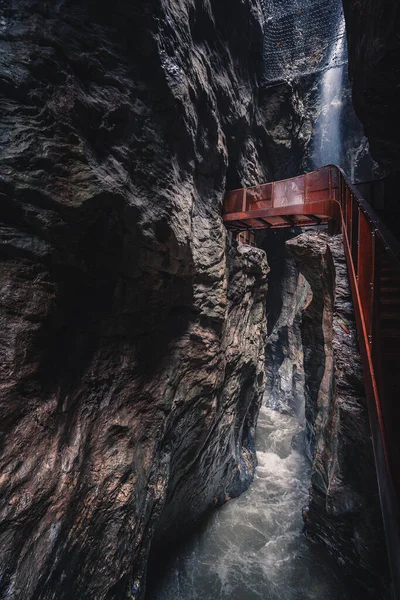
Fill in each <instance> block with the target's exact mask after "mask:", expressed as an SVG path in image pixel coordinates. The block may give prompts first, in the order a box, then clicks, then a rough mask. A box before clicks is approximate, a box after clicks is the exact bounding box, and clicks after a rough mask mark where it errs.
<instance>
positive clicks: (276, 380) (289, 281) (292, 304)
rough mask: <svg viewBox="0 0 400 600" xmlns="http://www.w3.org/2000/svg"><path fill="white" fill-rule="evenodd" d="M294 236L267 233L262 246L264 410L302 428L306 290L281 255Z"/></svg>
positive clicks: (293, 264)
mask: <svg viewBox="0 0 400 600" xmlns="http://www.w3.org/2000/svg"><path fill="white" fill-rule="evenodd" d="M299 231H300V230H298V231H297V233H299ZM294 235H296V234H295V233H292V232H291V231H290V230H288V229H283V230H279V229H278V230H276V231H273V232H269V233H268V234H267V235H266V237H265V240H264V242H263V248H264V249H265V250H266V251H267V256H268V262H269V264H270V267H271V273H270V276H269V280H268V295H267V318H268V338H267V343H266V347H265V373H266V385H265V398H266V399H267V402H268V406H270V407H272V408H274V409H276V410H278V411H279V412H284V413H288V414H292V415H294V416H296V417H297V418H298V420H299V423H301V424H302V425H303V423H304V404H305V403H304V385H305V381H304V366H303V362H304V357H303V343H302V337H301V320H302V313H303V309H304V307H305V305H306V304H307V302H308V300H309V295H310V286H309V284H308V282H307V280H306V279H305V277H304V276H303V275H302V274H301V273H300V272H299V269H298V267H297V265H296V262H295V261H294V260H293V259H291V258H289V257H288V256H287V253H286V251H285V241H286V240H287V239H290V238H292V237H293V236H294Z"/></svg>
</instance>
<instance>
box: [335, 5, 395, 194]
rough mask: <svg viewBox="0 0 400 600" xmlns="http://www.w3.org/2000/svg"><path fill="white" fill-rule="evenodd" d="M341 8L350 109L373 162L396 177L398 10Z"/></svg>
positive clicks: (391, 6)
mask: <svg viewBox="0 0 400 600" xmlns="http://www.w3.org/2000/svg"><path fill="white" fill-rule="evenodd" d="M343 7H344V13H345V17H346V24H347V37H348V48H349V73H350V78H351V83H352V91H353V104H354V108H355V111H356V113H357V115H358V117H359V119H360V120H361V122H362V124H363V126H364V129H365V133H366V135H367V137H368V139H369V143H370V148H371V152H372V154H373V156H374V158H375V159H376V160H378V161H379V162H380V163H381V164H382V165H383V166H384V167H385V168H386V169H387V170H388V171H394V172H398V170H399V169H400V141H399V135H398V131H399V130H400V114H399V110H398V107H399V104H400V87H399V82H400V64H399V53H400V39H399V35H398V32H399V27H400V6H399V4H398V2H395V1H394V0H364V1H361V0H343ZM396 204H398V200H397V199H396Z"/></svg>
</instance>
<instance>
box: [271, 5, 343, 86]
mask: <svg viewBox="0 0 400 600" xmlns="http://www.w3.org/2000/svg"><path fill="white" fill-rule="evenodd" d="M263 7H264V14H265V40H264V65H265V67H264V79H263V84H264V85H266V86H268V85H271V84H272V85H274V84H276V83H278V82H280V81H288V80H289V81H290V80H292V79H294V78H297V77H301V76H304V75H308V74H311V73H315V72H318V71H324V70H327V69H331V68H332V67H336V66H340V65H342V64H345V63H346V62H347V49H346V39H345V36H346V30H345V21H344V15H343V7H342V3H341V1H340V0H263Z"/></svg>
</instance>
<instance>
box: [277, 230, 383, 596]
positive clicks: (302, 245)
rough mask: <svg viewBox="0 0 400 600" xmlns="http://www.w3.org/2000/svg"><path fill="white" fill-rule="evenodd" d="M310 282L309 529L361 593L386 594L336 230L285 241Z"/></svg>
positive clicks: (306, 333)
mask: <svg viewBox="0 0 400 600" xmlns="http://www.w3.org/2000/svg"><path fill="white" fill-rule="evenodd" d="M286 246H287V249H288V251H289V254H290V256H292V257H293V258H295V259H296V262H297V264H298V265H299V269H300V271H301V272H302V273H303V275H304V277H305V278H306V279H307V281H308V282H309V284H310V286H311V292H312V300H311V302H310V303H309V305H308V306H307V307H306V308H305V310H304V313H303V319H302V338H303V350H304V369H305V380H306V392H305V394H306V399H305V402H306V411H305V412H306V419H307V440H308V444H309V448H310V454H311V456H312V457H313V464H312V473H311V488H310V498H309V506H308V507H307V509H306V511H305V522H306V530H307V534H308V536H309V537H310V538H311V539H314V540H316V541H318V542H321V543H323V544H324V545H325V546H326V547H327V548H328V550H329V551H330V552H331V553H332V554H333V555H334V556H335V557H336V559H337V560H338V562H339V563H341V564H342V565H343V567H344V568H345V569H347V570H348V571H349V573H350V574H351V576H352V577H353V578H354V579H355V580H356V581H358V582H359V583H360V584H361V585H362V586H364V588H365V593H366V595H367V597H371V598H378V597H379V598H386V597H388V591H387V587H388V567H387V560H386V553H385V542H384V534H383V525H382V519H381V513H380V506H379V497H378V489H377V482H376V473H375V468H374V459H373V453H372V443H371V435H370V430H369V422H368V413H367V408H366V400H365V392H364V389H363V377H362V366H361V357H360V355H359V350H358V344H357V334H356V329H355V325H354V315H353V307H352V302H351V294H350V287H349V281H348V276H347V267H346V262H345V256H344V249H343V244H342V241H341V237H340V236H334V237H332V238H330V237H328V236H327V235H326V234H315V233H311V232H308V233H304V234H302V235H300V236H297V237H295V238H293V239H292V240H289V241H288V242H287V243H286Z"/></svg>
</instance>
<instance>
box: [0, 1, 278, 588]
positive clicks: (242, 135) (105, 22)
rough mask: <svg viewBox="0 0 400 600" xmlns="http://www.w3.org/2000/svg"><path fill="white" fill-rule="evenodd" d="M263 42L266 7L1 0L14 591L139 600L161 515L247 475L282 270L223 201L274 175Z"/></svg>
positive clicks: (4, 521)
mask: <svg viewBox="0 0 400 600" xmlns="http://www.w3.org/2000/svg"><path fill="white" fill-rule="evenodd" d="M238 24H240V27H238ZM262 38H263V33H262V13H261V9H260V6H259V4H258V2H257V0H233V1H229V2H227V1H221V0H215V1H214V0H213V1H212V2H200V1H197V0H184V1H182V2H175V1H168V0H154V1H148V0H146V1H144V0H139V1H136V2H129V1H128V0H116V1H115V2H114V3H113V5H112V9H111V7H110V5H109V4H108V3H104V2H97V1H96V2H95V1H93V0H83V1H82V2H75V1H74V0H58V1H57V2H46V1H44V0H12V2H9V1H8V0H7V1H6V0H2V1H0V40H1V43H0V55H1V59H2V62H3V71H2V75H1V88H2V91H3V93H4V96H3V97H2V100H1V117H0V139H1V144H2V162H1V165H0V176H1V178H0V194H1V211H2V212H1V246H0V251H1V265H0V272H1V296H0V301H1V330H0V336H1V353H2V356H1V368H2V375H1V376H2V380H1V399H0V423H1V443H2V456H1V476H0V483H1V486H2V488H1V493H0V518H1V524H0V548H1V559H0V562H1V579H0V597H1V598H7V599H9V600H33V599H34V598H35V600H50V599H56V598H57V600H72V599H74V600H75V599H78V598H79V599H80V600H88V599H93V600H94V599H96V600H103V599H107V600H112V599H114V598H115V599H117V598H122V597H126V596H128V597H141V596H142V594H143V577H144V570H145V563H146V560H147V555H148V551H149V546H150V543H151V539H152V536H153V532H154V530H155V528H156V526H157V523H158V522H159V520H160V519H161V520H160V527H161V525H162V524H163V523H164V524H165V522H166V521H167V516H168V518H170V517H171V518H172V515H173V516H174V518H175V519H176V521H179V519H180V517H182V522H183V523H185V526H188V525H189V524H190V522H191V521H193V520H195V519H196V518H198V517H199V516H200V514H201V513H202V512H204V511H205V510H207V509H208V508H209V506H210V505H211V504H213V503H218V502H222V501H223V500H224V498H226V496H227V495H233V494H235V493H238V492H239V491H240V490H241V489H243V487H244V486H245V485H246V484H247V483H248V481H249V480H250V478H251V472H252V467H253V464H254V454H253V450H252V431H253V427H254V421H255V418H256V413H257V408H258V403H259V399H260V394H261V390H262V373H261V370H260V360H263V356H262V355H263V347H262V344H263V337H262V335H260V332H261V331H262V330H263V329H264V326H263V318H264V317H263V302H262V300H261V298H262V296H263V294H264V290H265V277H266V272H267V264H266V260H265V256H264V255H263V253H262V252H259V251H249V252H247V253H246V252H243V251H236V250H234V249H232V250H231V255H230V258H229V265H228V262H227V253H226V235H225V231H224V228H223V226H222V221H221V217H220V212H221V199H222V196H223V193H224V188H225V184H226V181H227V179H228V183H229V185H231V186H235V185H241V184H243V185H245V184H251V183H256V182H257V181H264V180H268V178H269V172H268V160H267V156H266V153H265V139H264V137H265V134H264V129H263V127H262V126H261V122H260V117H259V112H258V108H257V91H256V81H255V73H256V71H257V68H258V66H257V61H258V57H259V56H261V47H262ZM262 165H263V166H262ZM229 268H230V271H229ZM260 356H261V359H260ZM222 411H224V412H222ZM206 486H208V488H207V492H206V491H205V488H206ZM183 490H185V491H183ZM165 501H166V502H167V504H166V507H165V509H164V508H163V507H164V504H165ZM163 511H164V515H166V516H163ZM163 531H164V530H163ZM165 535H166V534H165Z"/></svg>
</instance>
